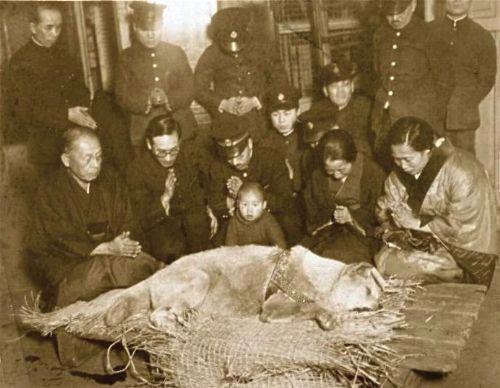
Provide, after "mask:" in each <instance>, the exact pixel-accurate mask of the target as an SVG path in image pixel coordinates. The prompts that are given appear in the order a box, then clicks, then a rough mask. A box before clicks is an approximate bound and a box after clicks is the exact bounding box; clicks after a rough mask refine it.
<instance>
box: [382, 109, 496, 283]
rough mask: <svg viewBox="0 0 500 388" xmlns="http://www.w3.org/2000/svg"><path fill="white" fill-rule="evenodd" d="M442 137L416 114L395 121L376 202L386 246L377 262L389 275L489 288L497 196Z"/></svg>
mask: <svg viewBox="0 0 500 388" xmlns="http://www.w3.org/2000/svg"><path fill="white" fill-rule="evenodd" d="M443 140H444V139H438V140H436V135H435V133H434V131H433V129H432V128H431V127H430V125H429V124H428V123H426V122H425V121H423V120H421V119H418V118H415V117H404V118H401V119H399V120H398V121H396V122H395V123H394V124H393V126H392V128H391V130H390V132H389V141H390V144H391V152H392V157H393V159H394V164H395V166H394V168H393V171H392V172H391V174H390V175H389V177H388V178H387V180H386V182H385V187H384V195H383V196H381V197H380V199H379V200H378V203H377V217H378V218H379V220H380V221H381V222H382V225H383V230H384V233H383V240H384V241H385V242H386V245H385V246H384V247H383V248H382V250H381V251H380V252H379V253H378V254H377V256H376V258H375V261H376V264H377V267H378V268H379V270H381V272H383V273H385V274H386V275H390V274H396V275H399V276H402V277H411V278H417V279H420V280H424V281H430V282H434V281H463V282H467V283H478V284H484V285H486V286H489V285H490V283H491V279H492V277H493V273H494V269H495V261H496V257H497V256H496V246H495V243H496V219H495V218H496V217H495V215H496V202H495V195H494V192H493V189H492V186H491V183H490V181H489V179H488V175H487V173H486V171H485V169H484V167H483V165H482V164H481V163H480V162H479V161H477V160H476V158H475V157H474V156H473V155H472V154H470V153H468V152H466V151H463V150H461V149H459V148H454V147H453V146H452V145H451V144H450V143H448V142H447V141H444V142H443ZM439 141H441V142H443V143H441V144H440V145H439V146H438V142H439Z"/></svg>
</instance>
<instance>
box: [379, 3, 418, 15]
mask: <svg viewBox="0 0 500 388" xmlns="http://www.w3.org/2000/svg"><path fill="white" fill-rule="evenodd" d="M411 2H412V0H381V4H380V6H381V8H382V13H383V14H384V15H387V16H389V15H398V14H400V13H402V12H403V11H405V10H406V8H408V6H409V5H410V3H411Z"/></svg>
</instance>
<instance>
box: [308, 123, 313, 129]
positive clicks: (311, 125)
mask: <svg viewBox="0 0 500 388" xmlns="http://www.w3.org/2000/svg"><path fill="white" fill-rule="evenodd" d="M307 128H309V129H313V128H314V124H313V123H311V122H310V121H309V122H308V123H307Z"/></svg>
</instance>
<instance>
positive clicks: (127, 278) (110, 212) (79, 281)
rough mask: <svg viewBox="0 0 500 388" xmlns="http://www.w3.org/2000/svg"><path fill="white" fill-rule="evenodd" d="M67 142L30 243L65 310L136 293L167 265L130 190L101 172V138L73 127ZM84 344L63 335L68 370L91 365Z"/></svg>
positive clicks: (44, 189) (44, 188) (43, 189)
mask: <svg viewBox="0 0 500 388" xmlns="http://www.w3.org/2000/svg"><path fill="white" fill-rule="evenodd" d="M63 139H64V152H63V154H62V156H61V160H62V163H63V166H61V168H60V169H59V170H58V171H56V172H55V174H53V175H51V176H49V177H48V179H47V180H46V181H45V182H43V183H42V184H41V185H40V188H39V191H38V193H37V195H36V204H35V208H34V211H33V223H32V230H31V234H30V240H29V244H28V246H29V250H30V251H31V253H32V256H33V258H34V260H35V264H36V265H37V269H38V270H39V271H40V272H41V273H42V275H43V276H44V278H45V279H44V280H45V282H46V284H48V286H49V292H51V294H52V295H53V296H54V300H53V302H54V304H55V306H57V307H62V306H66V305H69V304H71V303H73V302H76V301H77V300H84V301H88V300H91V299H93V298H95V297H96V296H98V295H99V294H101V293H103V292H105V291H108V290H110V289H113V288H121V287H129V286H131V285H133V284H135V283H138V282H139V281H141V280H143V279H145V278H147V277H148V276H150V275H151V274H153V273H154V272H155V271H156V270H157V269H158V268H159V267H160V262H158V261H156V260H155V259H154V258H152V257H151V256H149V255H147V254H146V253H144V252H143V251H142V246H141V244H140V242H139V237H140V233H139V231H140V228H137V227H136V225H135V222H134V220H133V218H132V211H131V207H130V202H129V199H128V197H127V190H126V187H125V186H124V184H123V183H122V182H121V181H120V179H119V178H118V177H117V176H116V175H115V174H114V173H113V172H112V171H106V170H101V164H102V150H101V144H100V142H99V139H98V137H97V135H96V134H95V132H94V131H92V130H90V129H86V128H80V127H77V128H72V129H69V130H67V131H66V132H65V133H64V136H63ZM66 345H67V346H66ZM78 345H79V344H78V342H77V341H75V340H74V339H71V340H68V338H67V335H64V336H59V335H58V348H59V358H60V360H61V363H62V364H64V365H66V366H76V365H78V364H79V363H81V362H83V361H84V359H83V356H82V354H81V353H79V351H78V350H77V349H78ZM80 356H82V357H80ZM86 356H88V354H87V355H86Z"/></svg>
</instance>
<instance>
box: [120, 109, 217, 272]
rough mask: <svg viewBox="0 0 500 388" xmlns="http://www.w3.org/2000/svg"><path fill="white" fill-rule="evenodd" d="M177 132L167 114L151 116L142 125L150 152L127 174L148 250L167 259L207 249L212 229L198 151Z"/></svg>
mask: <svg viewBox="0 0 500 388" xmlns="http://www.w3.org/2000/svg"><path fill="white" fill-rule="evenodd" d="M182 137H183V136H182V133H181V128H180V126H179V124H178V123H177V121H175V120H174V119H173V118H172V117H170V116H168V115H160V116H157V117H155V118H153V119H152V120H151V121H150V122H149V124H148V127H147V129H146V145H147V147H148V150H149V152H144V153H142V154H141V155H139V156H138V157H137V158H136V159H135V160H134V161H133V162H132V164H131V165H130V167H129V169H128V173H127V183H128V187H129V190H130V195H131V197H132V204H133V207H134V210H135V212H136V214H137V217H138V218H139V219H140V222H141V226H142V228H143V230H144V232H145V233H146V234H147V236H148V238H149V241H150V244H151V253H152V254H153V255H154V256H155V257H156V258H158V259H160V260H162V261H164V262H166V263H170V262H172V261H173V260H175V259H177V258H179V257H180V256H182V255H184V254H186V253H194V252H199V251H202V250H205V249H207V248H208V246H209V243H210V241H209V237H210V233H211V232H212V233H214V232H215V230H214V228H215V225H214V223H213V222H212V223H210V221H211V219H209V214H211V212H208V213H207V207H206V198H205V191H204V189H203V187H202V175H203V174H202V172H201V171H200V168H199V166H198V164H197V163H196V162H195V159H196V156H195V155H196V154H197V152H198V151H199V150H197V149H196V147H195V146H194V145H193V144H192V142H191V141H185V140H182ZM211 227H212V230H211Z"/></svg>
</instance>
